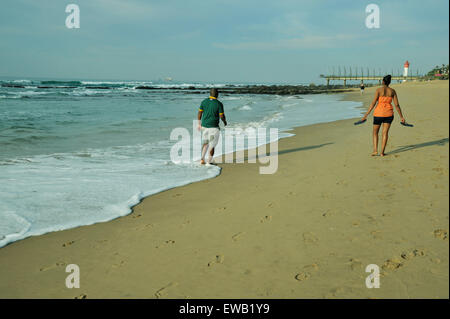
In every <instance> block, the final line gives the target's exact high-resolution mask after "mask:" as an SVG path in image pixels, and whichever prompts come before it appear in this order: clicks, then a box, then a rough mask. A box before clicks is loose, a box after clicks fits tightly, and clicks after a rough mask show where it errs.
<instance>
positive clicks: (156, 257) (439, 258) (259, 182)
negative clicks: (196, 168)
mask: <svg viewBox="0 0 450 319" xmlns="http://www.w3.org/2000/svg"><path fill="white" fill-rule="evenodd" d="M392 87H393V88H394V89H396V90H397V94H398V96H399V101H400V105H401V106H402V109H403V112H404V115H405V118H406V120H407V121H408V122H410V123H413V124H414V127H413V128H408V127H403V126H401V125H400V124H399V117H398V115H397V114H395V120H394V123H393V125H392V128H391V132H390V140H389V144H388V147H387V155H388V156H386V157H371V156H370V153H371V150H372V145H371V141H372V140H371V134H372V132H371V130H372V124H371V121H372V117H371V116H370V118H369V121H368V123H365V124H363V125H360V126H354V125H353V122H354V121H355V120H353V119H352V120H343V121H337V122H331V123H324V124H317V125H310V126H304V127H298V128H296V129H294V130H293V131H292V133H294V134H295V136H293V137H289V138H285V139H282V140H280V141H279V160H278V161H279V166H278V171H277V172H276V174H273V175H261V174H259V164H252V163H245V164H220V166H221V167H222V172H221V175H220V176H218V177H217V178H214V179H210V180H205V181H202V182H197V183H193V184H190V185H187V186H184V187H179V188H175V189H171V190H168V191H165V192H162V193H159V194H156V195H154V196H150V197H148V198H146V199H144V200H143V201H142V202H141V203H140V204H139V205H137V206H136V207H135V208H134V211H133V213H132V214H130V215H128V216H126V217H122V218H118V219H115V220H113V221H110V222H106V223H99V224H94V225H90V226H83V227H78V228H75V229H70V230H65V231H60V232H53V233H49V234H46V235H42V236H36V237H30V238H27V239H24V240H21V241H18V242H14V243H12V244H10V245H7V246H5V247H3V248H0V298H448V297H449V258H448V257H449V241H448V227H449V220H448V211H449V202H448V200H449V188H448V187H449V175H448V174H449V167H448V163H449V148H448V147H449V145H448V132H449V121H448V117H449V99H448V92H449V91H448V90H449V83H448V81H432V82H411V83H403V84H393V85H392ZM374 90H375V88H374V87H372V88H368V89H366V92H365V94H364V95H360V93H359V90H358V91H356V90H355V91H354V92H351V93H345V94H343V98H344V99H347V100H352V101H363V102H364V108H367V107H368V104H369V103H370V101H371V99H372V98H373V92H374ZM66 209H67V210H70V209H71V207H69V206H68V207H66ZM68 264H77V265H78V266H79V267H80V274H81V282H80V283H81V287H80V288H78V289H68V288H66V286H65V279H66V276H67V275H68V273H66V272H65V268H66V265H68ZM369 264H376V265H378V266H379V267H380V270H381V279H380V288H378V289H368V288H366V285H365V279H366V276H368V273H366V272H365V268H366V266H367V265H369Z"/></svg>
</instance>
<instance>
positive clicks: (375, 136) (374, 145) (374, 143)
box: [372, 125, 381, 156]
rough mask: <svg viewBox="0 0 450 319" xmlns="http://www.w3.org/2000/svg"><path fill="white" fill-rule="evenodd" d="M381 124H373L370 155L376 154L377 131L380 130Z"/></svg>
mask: <svg viewBox="0 0 450 319" xmlns="http://www.w3.org/2000/svg"><path fill="white" fill-rule="evenodd" d="M380 126H381V125H374V126H373V152H372V156H376V155H378V132H379V130H380Z"/></svg>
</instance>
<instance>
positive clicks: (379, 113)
mask: <svg viewBox="0 0 450 319" xmlns="http://www.w3.org/2000/svg"><path fill="white" fill-rule="evenodd" d="M389 84H391V76H390V75H386V76H385V77H384V78H383V86H382V87H380V88H378V89H377V90H376V92H375V98H374V99H373V101H372V103H371V104H370V107H369V110H368V111H367V112H366V114H365V115H364V117H363V118H362V120H364V121H365V120H366V119H367V116H368V115H369V114H370V112H372V110H373V108H374V107H375V105H376V108H375V111H374V112H373V153H372V156H376V155H378V132H379V131H380V127H381V125H382V124H383V133H382V134H383V135H382V136H383V140H382V143H381V153H380V156H385V155H386V153H385V149H386V144H387V141H388V137H389V129H390V127H391V123H392V120H393V119H394V110H393V107H392V104H391V103H392V100H394V105H395V108H396V110H397V113H398V115H399V116H400V120H401V121H402V123H405V118H404V117H403V114H402V110H401V108H400V105H399V103H398V97H397V93H396V92H395V90H394V89H392V88H390V87H389Z"/></svg>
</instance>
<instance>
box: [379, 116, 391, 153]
mask: <svg viewBox="0 0 450 319" xmlns="http://www.w3.org/2000/svg"><path fill="white" fill-rule="evenodd" d="M390 127H391V124H390V123H383V141H382V142H381V154H380V156H384V155H385V154H384V150H385V149H386V144H387V141H388V138H389V129H390Z"/></svg>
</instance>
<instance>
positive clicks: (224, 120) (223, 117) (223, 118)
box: [219, 113, 227, 126]
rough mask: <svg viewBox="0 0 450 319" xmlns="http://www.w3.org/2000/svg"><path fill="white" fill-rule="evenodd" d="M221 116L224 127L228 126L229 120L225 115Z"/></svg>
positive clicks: (221, 114)
mask: <svg viewBox="0 0 450 319" xmlns="http://www.w3.org/2000/svg"><path fill="white" fill-rule="evenodd" d="M219 116H220V119H221V120H222V122H223V125H225V126H227V119H226V118H225V113H220V114H219Z"/></svg>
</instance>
